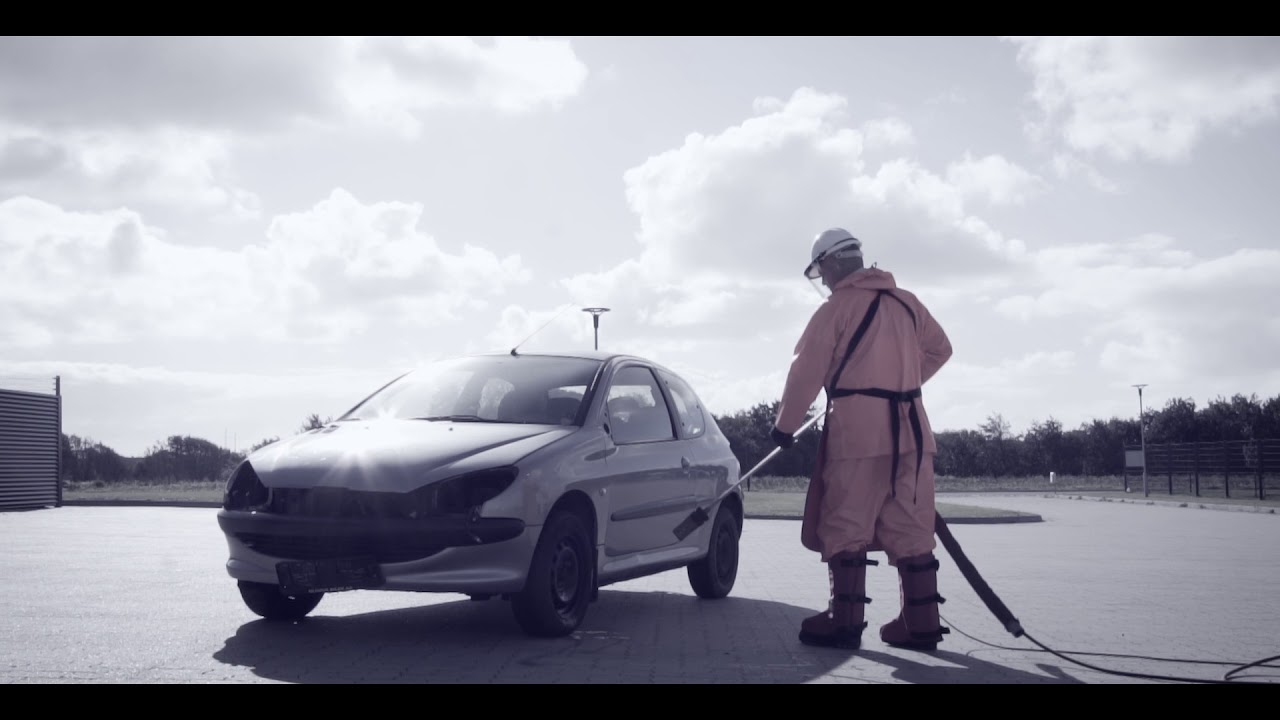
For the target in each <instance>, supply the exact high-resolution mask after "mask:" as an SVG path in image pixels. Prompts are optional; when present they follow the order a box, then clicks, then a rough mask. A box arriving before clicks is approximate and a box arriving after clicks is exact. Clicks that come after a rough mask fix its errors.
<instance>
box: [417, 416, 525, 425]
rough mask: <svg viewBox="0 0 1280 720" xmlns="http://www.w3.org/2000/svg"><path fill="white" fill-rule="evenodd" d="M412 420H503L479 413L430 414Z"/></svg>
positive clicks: (491, 421)
mask: <svg viewBox="0 0 1280 720" xmlns="http://www.w3.org/2000/svg"><path fill="white" fill-rule="evenodd" d="M414 420H428V421H431V422H439V421H442V420H448V421H449V422H487V423H496V422H503V421H502V420H493V419H490V418H482V417H480V416H479V415H431V416H429V417H420V418H414Z"/></svg>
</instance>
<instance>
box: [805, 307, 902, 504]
mask: <svg viewBox="0 0 1280 720" xmlns="http://www.w3.org/2000/svg"><path fill="white" fill-rule="evenodd" d="M885 295H888V296H889V297H891V298H893V299H894V300H897V301H898V304H900V305H902V307H904V308H906V310H907V314H909V315H910V316H911V324H912V326H913V327H914V326H915V325H916V314H915V312H913V311H912V310H911V306H909V305H907V303H906V302H905V301H903V299H902V298H900V297H898V296H897V295H894V294H893V293H891V292H889V291H888V290H879V291H877V292H876V297H875V299H874V300H872V301H871V305H869V306H868V307H867V314H866V315H864V316H863V318H862V322H861V323H859V324H858V328H857V329H856V330H854V331H853V337H852V338H850V339H849V347H848V348H847V349H846V350H845V351H844V358H843V359H842V360H841V361H840V367H839V368H838V369H837V370H836V373H835V375H832V376H831V384H832V385H833V386H834V385H835V383H836V382H838V381H839V379H840V375H841V374H843V373H844V368H845V365H847V364H848V363H849V358H850V357H852V356H853V350H854V348H856V347H857V346H858V343H859V342H861V341H862V337H863V336H864V335H866V333H867V328H868V327H870V326H871V319H872V318H873V317H874V316H875V314H876V311H877V310H879V309H880V298H881V297H883V296H885ZM850 395H868V396H870V397H875V398H883V399H884V400H885V401H887V403H888V405H889V429H890V432H891V433H892V434H893V466H892V469H891V470H890V471H889V491H890V492H891V493H893V496H894V497H897V496H898V488H897V482H898V454H899V451H898V448H899V447H900V444H899V443H900V441H899V435H901V433H902V421H901V420H899V419H898V405H899V404H900V403H910V405H911V409H910V410H909V411H908V413H907V415H908V419H909V420H910V421H911V434H912V436H914V437H915V441H916V492H917V494H918V493H919V485H920V482H919V481H920V465H921V463H922V462H924V428H923V427H922V426H921V424H920V415H919V413H918V412H917V411H916V404H915V399H916V398H918V397H920V396H921V392H920V388H915V389H914V390H885V389H884V388H836V387H829V388H827V397H828V398H831V399H832V400H835V399H836V398H842V397H849V396H850ZM912 501H913V502H914V501H915V497H913V498H912Z"/></svg>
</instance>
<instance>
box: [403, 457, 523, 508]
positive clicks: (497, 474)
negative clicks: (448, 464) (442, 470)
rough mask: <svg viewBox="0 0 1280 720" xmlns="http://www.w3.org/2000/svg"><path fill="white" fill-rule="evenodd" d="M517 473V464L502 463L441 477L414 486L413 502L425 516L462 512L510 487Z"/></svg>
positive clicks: (518, 472)
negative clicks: (435, 480)
mask: <svg viewBox="0 0 1280 720" xmlns="http://www.w3.org/2000/svg"><path fill="white" fill-rule="evenodd" d="M519 474H520V471H519V469H518V468H515V467H503V468H493V469H491V470H481V471H480V472H474V473H468V474H466V475H459V476H458V477H455V478H449V479H448V480H441V481H440V482H438V483H432V484H431V485H428V486H427V487H424V488H422V489H421V490H418V491H417V492H416V493H415V494H416V495H417V496H418V500H419V502H418V503H417V504H418V507H420V508H422V509H423V510H424V511H425V512H424V513H423V514H425V515H427V516H431V515H459V514H466V513H469V512H471V510H472V508H476V507H479V506H480V505H483V504H485V503H486V502H489V501H490V500H492V499H493V498H495V497H497V496H498V495H499V494H501V493H502V491H504V490H506V489H507V488H509V487H511V483H513V482H515V479H516V476H517V475H519Z"/></svg>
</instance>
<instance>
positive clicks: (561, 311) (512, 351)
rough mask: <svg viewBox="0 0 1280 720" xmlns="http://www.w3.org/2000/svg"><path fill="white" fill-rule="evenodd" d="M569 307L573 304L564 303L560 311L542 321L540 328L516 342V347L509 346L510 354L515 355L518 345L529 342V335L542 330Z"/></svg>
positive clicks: (531, 335)
mask: <svg viewBox="0 0 1280 720" xmlns="http://www.w3.org/2000/svg"><path fill="white" fill-rule="evenodd" d="M571 307H573V305H565V306H564V307H562V308H560V312H558V313H556V314H555V315H552V316H551V319H550V320H548V321H546V322H544V323H542V327H540V328H538V329H537V330H534V331H533V332H531V333H529V337H526V338H525V339H524V340H521V341H520V342H518V343H516V347H513V348H511V354H512V355H515V354H516V348H518V347H520V346H521V345H523V344H525V343H527V342H529V338H531V337H533V336H534V335H537V334H538V333H540V332H542V328H545V327H546V326H548V325H550V324H551V323H552V322H553V321H555V319H556V318H558V317H560V316H561V315H563V314H564V311H565V310H568V309H569V308H571Z"/></svg>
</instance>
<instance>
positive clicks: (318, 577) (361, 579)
mask: <svg viewBox="0 0 1280 720" xmlns="http://www.w3.org/2000/svg"><path fill="white" fill-rule="evenodd" d="M276 575H277V577H278V578H279V580H280V590H281V591H282V592H284V593H285V594H286V595H294V594H298V593H308V592H312V593H316V592H338V591H341V590H359V589H361V588H373V587H378V586H379V585H381V584H382V583H383V582H385V580H384V578H383V577H382V568H380V567H379V566H378V563H377V562H375V561H374V559H373V558H371V557H355V558H334V559H329V560H291V561H288V562H281V563H277V564H276Z"/></svg>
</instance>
